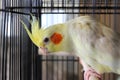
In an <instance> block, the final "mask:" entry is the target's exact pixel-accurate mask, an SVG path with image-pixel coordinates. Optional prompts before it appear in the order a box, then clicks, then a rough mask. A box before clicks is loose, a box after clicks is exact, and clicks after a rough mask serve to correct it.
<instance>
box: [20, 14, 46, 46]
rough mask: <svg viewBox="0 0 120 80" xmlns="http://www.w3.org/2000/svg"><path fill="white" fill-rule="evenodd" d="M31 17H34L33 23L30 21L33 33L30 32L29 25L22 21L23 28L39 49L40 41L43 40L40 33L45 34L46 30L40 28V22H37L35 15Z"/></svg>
mask: <svg viewBox="0 0 120 80" xmlns="http://www.w3.org/2000/svg"><path fill="white" fill-rule="evenodd" d="M31 16H32V21H30V24H31V26H32V27H31V30H32V31H31V32H30V31H29V30H28V28H27V25H26V24H25V23H24V22H23V21H21V23H22V24H23V27H24V29H25V30H26V32H27V34H28V36H29V37H30V39H31V40H32V42H33V43H34V44H35V45H36V46H37V47H39V45H40V40H41V37H40V33H44V30H42V29H40V28H39V20H37V19H36V17H35V16H33V15H31Z"/></svg>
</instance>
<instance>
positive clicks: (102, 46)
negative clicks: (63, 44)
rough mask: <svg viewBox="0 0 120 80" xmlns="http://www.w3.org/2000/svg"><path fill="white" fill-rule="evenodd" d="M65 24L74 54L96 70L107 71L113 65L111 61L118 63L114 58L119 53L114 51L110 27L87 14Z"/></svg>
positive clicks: (112, 33)
mask: <svg viewBox="0 0 120 80" xmlns="http://www.w3.org/2000/svg"><path fill="white" fill-rule="evenodd" d="M67 26H69V28H68V29H69V34H70V35H71V38H72V40H73V43H74V46H75V49H76V51H77V53H78V54H76V55H78V56H79V57H80V58H81V59H82V60H83V61H85V62H86V63H87V64H88V65H90V66H92V67H93V68H94V69H99V70H98V72H109V71H111V70H112V68H113V67H114V66H113V63H116V64H117V63H118V61H116V60H115V58H116V57H117V56H116V55H119V53H114V52H115V50H114V49H115V48H114V46H113V45H115V43H114V42H113V41H112V39H113V37H114V32H113V31H112V30H111V29H110V28H107V27H106V26H105V25H103V24H101V23H100V22H98V21H96V20H95V19H93V18H91V17H89V16H85V17H79V18H76V19H73V20H71V21H69V22H68V23H67ZM115 54H116V55H115ZM119 57H120V56H119ZM115 61H116V62H115ZM111 67H112V68H111ZM116 68H118V67H116Z"/></svg>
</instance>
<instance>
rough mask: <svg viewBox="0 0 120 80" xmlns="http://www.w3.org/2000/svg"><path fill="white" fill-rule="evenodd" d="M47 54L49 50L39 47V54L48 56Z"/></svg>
mask: <svg viewBox="0 0 120 80" xmlns="http://www.w3.org/2000/svg"><path fill="white" fill-rule="evenodd" d="M47 53H48V51H47V48H44V47H39V54H42V55H47Z"/></svg>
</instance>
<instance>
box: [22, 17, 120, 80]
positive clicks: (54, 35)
mask: <svg viewBox="0 0 120 80" xmlns="http://www.w3.org/2000/svg"><path fill="white" fill-rule="evenodd" d="M22 24H23V25H24V28H25V29H26V31H27V33H28V35H29V37H30V39H31V40H32V42H33V43H34V44H35V45H36V46H37V47H39V49H41V52H42V51H43V53H51V52H59V51H65V52H68V53H71V52H72V53H71V55H76V56H78V57H80V59H81V61H82V63H83V64H84V65H83V68H84V70H85V71H86V70H88V69H89V68H90V69H93V71H95V72H96V73H99V74H102V73H109V72H113V73H117V74H120V35H119V34H118V33H116V32H114V31H113V30H112V29H110V28H108V27H107V26H106V25H104V24H102V23H100V22H99V21H97V20H96V19H94V18H93V17H90V16H81V17H77V18H74V19H72V20H69V21H67V22H65V23H61V24H55V25H51V26H49V27H48V28H45V29H44V28H39V21H38V20H37V19H36V18H35V17H34V16H32V21H31V26H32V32H30V31H29V30H28V29H27V26H26V25H25V24H24V22H22ZM86 79H87V80H88V78H86Z"/></svg>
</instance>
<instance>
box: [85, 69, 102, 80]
mask: <svg viewBox="0 0 120 80" xmlns="http://www.w3.org/2000/svg"><path fill="white" fill-rule="evenodd" d="M90 76H94V77H96V78H98V79H99V80H101V75H100V74H99V73H97V72H96V71H95V70H93V69H92V68H90V69H88V70H87V71H85V72H84V79H85V80H89V79H90Z"/></svg>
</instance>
